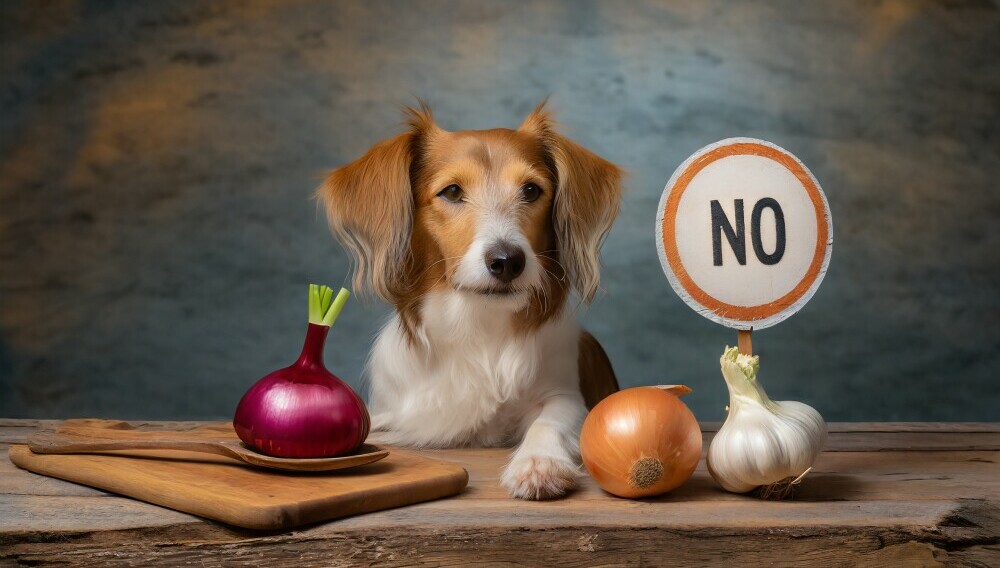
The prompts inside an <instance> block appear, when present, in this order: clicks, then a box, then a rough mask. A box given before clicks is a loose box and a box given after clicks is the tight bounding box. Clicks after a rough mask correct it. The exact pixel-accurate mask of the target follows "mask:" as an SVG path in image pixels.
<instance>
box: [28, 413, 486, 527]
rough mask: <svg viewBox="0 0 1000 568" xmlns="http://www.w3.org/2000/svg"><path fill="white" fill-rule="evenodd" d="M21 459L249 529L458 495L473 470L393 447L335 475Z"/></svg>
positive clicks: (153, 436)
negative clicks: (380, 456)
mask: <svg viewBox="0 0 1000 568" xmlns="http://www.w3.org/2000/svg"><path fill="white" fill-rule="evenodd" d="M58 432H59V434H60V437H61V438H73V437H74V436H81V435H82V436H87V437H88V439H97V438H107V439H117V440H122V439H131V440H133V441H155V440H158V439H161V438H163V437H164V436H167V437H169V438H170V439H174V440H176V439H186V440H189V441H191V442H196V441H203V442H204V441H230V440H233V439H236V433H235V432H234V431H233V429H232V426H231V425H230V424H228V423H225V424H212V425H205V426H203V427H198V428H192V429H186V430H184V431H182V432H171V431H166V432H165V431H159V432H157V431H151V432H143V431H141V430H139V429H133V427H131V426H130V425H128V424H127V423H124V422H118V421H97V420H93V421H85V420H78V421H71V422H67V423H66V424H64V425H63V426H62V427H60V428H59V430H58ZM9 456H10V461H11V462H13V463H14V464H15V465H17V466H19V467H21V468H24V469H27V470H30V471H33V472H35V473H40V474H43V475H47V476H50V477H57V478H59V479H65V480H68V481H74V482H77V483H82V484H84V485H89V486H92V487H96V488H99V489H104V490H107V491H110V492H112V493H118V494H121V495H127V496H129V497H134V498H136V499H140V500H142V501H147V502H150V503H155V504H157V505H163V506H165V507H170V508H171V509H176V510H179V511H184V512H187V513H193V514H195V515H198V516H201V517H206V518H209V519H214V520H217V521H222V522H224V523H228V524H231V525H236V526H240V527H244V528H250V529H260V530H277V529H287V528H290V527H295V526H299V525H303V524H307V523H314V522H317V521H325V520H329V519H334V518H339V517H345V516H350V515H357V514H360V513H368V512H371V511H378V510H382V509H387V508H391V507H399V506H402V505H410V504H413V503H419V502H422V501H429V500H432V499H439V498H441V497H446V496H450V495H454V494H456V493H458V492H460V491H461V490H462V489H463V488H464V487H465V485H466V482H467V481H468V474H467V473H466V472H465V470H464V469H462V468H461V467H460V466H457V465H455V464H453V463H448V462H441V461H436V460H430V459H427V458H424V457H420V456H416V455H413V454H411V453H408V452H400V451H392V452H391V453H390V455H389V456H388V457H386V458H385V459H383V460H381V461H380V462H377V463H373V464H369V465H364V466H361V467H356V468H351V469H346V470H343V471H338V472H325V473H321V474H319V473H310V472H302V473H292V472H282V471H275V470H266V469H262V468H255V467H248V466H247V465H245V464H242V463H239V462H236V461H235V460H233V459H231V458H227V457H224V456H219V455H211V454H205V453H194V452H188V451H176V450H162V449H154V450H134V449H132V450H121V451H113V452H111V451H109V452H102V453H101V454H100V455H94V454H65V455H62V454H37V453H34V452H32V451H31V450H30V449H28V446H26V445H21V444H16V445H13V446H11V448H10V452H9Z"/></svg>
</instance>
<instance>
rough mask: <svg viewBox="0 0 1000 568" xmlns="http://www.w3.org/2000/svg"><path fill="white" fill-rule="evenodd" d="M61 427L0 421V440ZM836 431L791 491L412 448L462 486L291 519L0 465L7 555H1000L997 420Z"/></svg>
mask: <svg viewBox="0 0 1000 568" xmlns="http://www.w3.org/2000/svg"><path fill="white" fill-rule="evenodd" d="M58 424H59V423H58V422H56V421H15V420H8V421H0V450H3V449H4V448H5V447H6V446H4V445H3V444H10V443H18V442H23V441H24V439H25V438H26V437H27V436H28V435H30V434H32V433H35V432H39V431H45V430H52V429H54V428H56V427H57V426H58ZM133 424H135V425H136V426H139V427H141V428H143V429H148V430H157V429H178V428H194V427H196V426H199V425H201V424H199V423H183V422H171V423H139V422H137V423H133ZM715 429H717V425H712V424H707V425H705V428H704V430H706V433H705V436H706V442H707V440H708V439H709V438H710V437H711V435H712V432H713V431H714V430H715ZM830 431H831V434H830V437H829V442H828V448H827V451H824V452H823V453H822V454H821V455H820V457H819V460H818V461H817V463H816V468H815V470H814V472H813V473H811V474H810V475H809V476H808V477H807V478H806V479H805V481H804V483H803V487H802V490H801V492H800V493H799V496H798V498H797V499H796V500H795V501H791V502H764V501H758V500H756V499H753V498H750V497H746V496H741V495H733V494H729V493H726V492H723V491H721V490H720V489H719V488H718V487H717V486H716V485H715V483H714V482H713V481H712V479H711V478H710V477H709V476H708V473H707V472H706V471H705V469H704V463H702V464H701V465H699V468H698V470H697V471H696V472H695V474H694V476H693V478H692V479H691V480H690V481H689V482H688V483H687V484H685V485H684V486H683V487H681V488H680V489H678V490H677V491H674V492H672V493H670V494H668V495H666V496H663V497H660V498H656V499H646V500H642V501H629V500H623V499H617V498H614V497H611V496H609V495H607V494H605V493H604V492H602V491H601V490H600V489H599V488H598V487H596V486H595V485H594V484H593V482H592V481H590V480H589V479H588V478H584V479H582V480H581V487H580V489H579V490H578V491H576V492H575V493H573V494H572V495H570V496H569V497H568V498H566V499H561V500H556V501H549V502H541V503H538V502H525V501H516V500H513V499H510V498H508V497H507V496H506V494H505V493H504V491H503V489H502V488H501V487H500V486H499V484H498V477H499V472H500V470H501V467H502V466H503V464H504V462H505V460H506V459H507V455H508V451H507V450H498V449H456V450H435V451H423V452H416V453H417V454H419V455H422V456H426V457H431V458H434V459H439V460H445V461H450V462H453V463H455V464H459V465H461V466H462V467H464V468H465V469H466V470H467V471H468V473H469V486H468V487H467V489H466V490H465V491H464V492H463V493H462V494H461V495H460V496H457V497H454V498H450V499H443V500H437V501H432V502H427V503H422V504H418V505H413V506H407V507H400V508H395V509H390V510H385V511H380V512H376V513H370V514H366V515H358V516H353V517H349V518H343V519H340V520H336V521H332V522H326V523H321V524H314V525H311V526H308V527H305V528H302V529H298V530H292V531H263V532H262V531H250V530H245V529H235V528H233V527H230V526H227V525H223V524H219V523H215V522H211V521H205V520H202V519H200V518H198V517H194V516H191V515H188V514H184V513H179V512H176V511H172V510H170V509H164V508H161V507H157V506H154V505H150V504H147V503H143V502H140V501H135V500H132V499H127V498H123V497H118V496H115V495H110V494H108V493H105V492H102V491H99V490H96V489H92V488H90V487H86V486H83V485H76V484H72V483H67V482H63V481H60V480H56V479H51V478H48V477H43V476H38V475H35V474H32V473H29V472H26V471H23V470H20V469H18V468H16V467H15V466H14V465H13V464H11V463H9V462H8V461H7V460H0V518H2V522H0V565H3V564H4V563H8V564H13V565H18V564H21V565H53V564H63V565H95V564H100V565H108V566H131V565H154V564H155V565H164V564H166V565H169V564H196V565H205V566H223V565H226V566H228V565H250V566H256V565H260V566H263V565H266V566H331V565H359V564H360V565H365V564H379V565H437V566H440V565H455V566H466V565H473V564H484V565H505V564H506V565H515V564H521V565H541V564H550V565H555V564H558V565H568V566H592V565H668V564H669V565H676V564H681V563H691V564H709V563H713V562H727V563H734V562H743V563H749V564H748V565H764V564H767V565H777V566H784V565H803V564H809V565H817V566H856V565H866V566H870V565H892V566H903V565H905V566H940V565H958V566H995V565H1000V513H998V509H997V502H998V500H1000V481H998V480H1000V466H998V465H997V464H998V460H1000V425H998V424H983V423H969V424H928V423H894V424H893V423H887V424H879V423H858V424H831V425H830ZM706 447H707V444H706Z"/></svg>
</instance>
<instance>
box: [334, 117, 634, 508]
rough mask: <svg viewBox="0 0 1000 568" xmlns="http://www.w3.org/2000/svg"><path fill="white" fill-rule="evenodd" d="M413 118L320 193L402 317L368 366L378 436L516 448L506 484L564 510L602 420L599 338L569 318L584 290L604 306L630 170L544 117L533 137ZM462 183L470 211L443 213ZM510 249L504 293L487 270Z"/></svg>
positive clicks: (528, 130) (360, 280) (526, 130)
mask: <svg viewBox="0 0 1000 568" xmlns="http://www.w3.org/2000/svg"><path fill="white" fill-rule="evenodd" d="M409 117H410V119H409V130H408V131H407V132H406V133H404V134H401V135H399V136H397V137H395V138H392V139H390V140H387V141H384V142H381V143H379V144H377V145H375V146H374V147H373V148H372V149H371V150H369V151H368V153H366V154H365V155H364V156H363V157H361V158H360V159H358V160H357V161H355V162H352V163H351V164H347V165H345V166H343V167H341V168H339V169H337V170H335V171H334V172H332V173H331V174H330V175H329V177H328V178H327V180H326V183H324V185H323V186H322V187H321V188H320V189H319V190H318V196H319V197H320V199H321V200H322V201H323V202H324V203H325V204H326V206H327V211H328V216H329V219H330V224H331V227H332V229H333V231H334V233H335V234H336V235H337V236H338V238H339V239H340V240H341V242H343V243H344V245H345V248H346V249H347V250H348V251H349V252H351V254H352V255H353V256H354V259H355V264H356V272H355V278H356V280H355V285H356V286H364V287H367V288H369V289H371V290H374V291H375V292H376V293H377V294H378V295H379V296H381V297H382V298H383V299H385V300H386V301H388V302H390V303H392V304H393V305H394V306H395V307H396V314H395V315H394V316H393V318H392V319H391V320H390V321H389V322H388V323H387V324H386V325H385V326H384V327H383V329H382V330H381V332H380V333H379V336H378V339H377V340H376V342H375V345H374V347H373V349H372V352H371V357H370V360H369V365H368V376H369V380H370V388H371V391H370V397H369V402H370V408H371V411H372V422H373V424H374V426H375V429H376V430H377V431H378V432H377V434H376V436H377V437H378V439H380V440H381V441H383V442H386V443H390V444H396V445H405V446H415V447H454V446H510V445H515V444H516V445H518V448H517V450H516V451H515V452H514V453H513V455H512V457H511V460H510V462H509V463H508V464H507V466H506V467H505V469H504V472H503V474H502V476H501V483H502V484H503V485H504V487H506V488H507V489H508V491H509V492H510V493H511V495H513V496H515V497H521V498H526V499H545V498H550V497H555V496H558V495H562V494H563V493H565V492H566V491H567V490H569V489H570V488H571V487H572V486H573V484H574V482H575V479H576V476H577V474H578V472H579V465H578V464H579V440H578V435H579V429H580V426H581V423H582V421H583V418H584V416H585V415H586V407H585V405H584V399H583V396H582V395H581V390H580V370H579V368H578V360H579V355H580V349H581V333H583V332H582V330H581V328H580V327H579V325H578V324H577V323H576V321H575V318H574V316H573V311H572V310H569V309H567V308H566V306H567V302H568V298H569V297H570V296H569V295H570V292H571V291H573V290H575V292H576V293H577V294H578V295H579V297H580V298H581V300H583V301H584V302H589V301H590V300H591V299H592V298H593V297H594V295H595V293H596V292H597V290H598V289H599V285H600V276H599V266H600V259H599V253H600V245H601V241H602V239H603V238H604V236H605V234H606V233H607V231H608V230H609V228H610V226H611V223H612V222H613V220H614V218H615V216H616V215H617V213H618V208H619V203H620V199H621V188H620V183H621V171H620V170H619V169H618V168H617V167H616V166H614V165H613V164H611V163H610V162H607V161H606V160H603V159H602V158H600V157H598V156H597V155H595V154H593V153H592V152H590V151H588V150H586V149H584V148H583V147H581V146H579V145H578V144H575V143H573V142H571V141H570V140H568V139H566V138H565V137H564V136H562V135H560V134H559V133H557V132H556V130H555V125H554V122H553V121H552V119H551V117H550V116H549V115H548V113H547V112H546V111H545V109H544V108H543V106H542V105H539V107H538V108H536V109H535V111H534V112H532V113H531V115H530V116H528V118H526V119H525V121H524V122H523V123H522V125H521V127H520V128H518V129H517V130H505V129H494V130H487V131H461V132H454V133H452V132H446V131H444V130H442V129H441V128H440V127H438V126H437V125H436V123H435V122H434V119H433V116H432V115H431V113H430V111H429V110H427V109H426V107H424V108H421V109H419V110H412V109H411V110H410V111H409ZM529 182H531V183H535V184H536V185H537V186H539V187H540V188H542V191H541V196H540V197H539V198H538V199H537V200H535V201H530V200H527V199H524V198H523V194H522V193H520V192H521V191H523V188H524V184H526V183H529ZM449 184H460V185H461V186H462V187H463V188H465V189H464V191H465V195H466V197H467V198H466V199H464V200H463V201H462V202H461V203H451V202H446V201H445V200H443V199H442V198H441V197H440V196H439V192H440V190H441V188H443V187H447V186H448V185H449ZM500 241H503V242H507V243H510V244H513V245H515V246H517V247H520V248H522V249H523V250H524V251H525V252H526V265H525V268H524V272H523V273H522V274H521V275H520V276H519V277H518V278H517V279H515V280H514V281H513V282H511V283H510V284H509V286H507V287H506V288H504V291H503V294H500V293H496V290H495V285H496V284H497V282H496V280H495V279H494V278H493V277H492V276H491V275H490V274H489V272H488V270H487V269H486V267H485V265H484V262H483V255H484V253H485V251H486V250H488V248H489V247H490V246H492V245H493V244H494V243H496V242H500ZM591 340H592V338H591ZM594 344H595V345H596V342H594ZM597 348H598V349H599V346H598V347H597ZM612 381H613V378H612Z"/></svg>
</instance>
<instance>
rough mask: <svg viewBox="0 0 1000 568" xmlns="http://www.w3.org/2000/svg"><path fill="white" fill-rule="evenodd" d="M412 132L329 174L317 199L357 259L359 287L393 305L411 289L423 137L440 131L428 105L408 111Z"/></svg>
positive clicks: (356, 286)
mask: <svg viewBox="0 0 1000 568" xmlns="http://www.w3.org/2000/svg"><path fill="white" fill-rule="evenodd" d="M405 112H406V114H407V115H408V120H407V122H408V124H409V126H410V130H409V131H408V132H405V133H403V134H400V135H398V136H395V137H393V138H389V139H388V140H383V141H382V142H379V143H378V144H376V145H375V146H373V147H372V148H371V149H370V150H368V152H367V153H366V154H365V155H364V156H362V157H361V158H359V159H357V160H355V161H353V162H351V163H349V164H347V165H345V166H341V167H340V168H337V169H336V170H333V171H332V172H330V174H329V175H328V176H327V177H326V180H325V181H324V183H323V185H321V186H320V187H319V189H317V190H316V196H317V197H318V198H319V200H320V202H322V203H323V204H324V205H325V207H326V212H327V219H328V220H329V222H330V228H331V229H332V231H333V233H334V234H335V235H336V236H337V238H338V239H339V240H340V242H341V243H342V244H343V245H344V248H345V249H347V251H348V252H349V253H350V254H351V255H352V256H353V257H354V282H353V285H354V288H355V290H358V291H360V292H365V291H369V290H370V291H373V292H375V293H376V294H378V295H379V296H380V297H382V298H383V299H384V300H386V301H387V302H390V303H391V302H392V301H393V299H394V298H396V297H398V295H399V294H400V292H401V291H402V290H403V289H404V288H405V287H406V283H405V282H404V274H405V267H406V266H407V263H408V261H409V254H410V246H409V245H410V235H411V232H412V230H413V189H412V181H411V178H412V174H413V169H414V164H415V163H416V160H417V159H418V153H419V150H420V148H419V146H420V144H421V139H422V137H423V136H425V135H426V134H427V133H428V131H429V130H431V129H433V128H436V127H435V126H434V118H433V116H432V115H431V113H430V110H429V109H427V107H426V106H422V107H421V108H420V109H413V108H409V107H407V108H406V109H405Z"/></svg>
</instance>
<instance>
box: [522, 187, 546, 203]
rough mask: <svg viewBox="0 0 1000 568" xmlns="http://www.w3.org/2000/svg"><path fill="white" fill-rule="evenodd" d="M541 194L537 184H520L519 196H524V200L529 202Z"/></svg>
mask: <svg viewBox="0 0 1000 568" xmlns="http://www.w3.org/2000/svg"><path fill="white" fill-rule="evenodd" d="M541 194H542V188H540V187H538V185H537V184H534V183H526V184H524V185H523V186H521V196H522V197H523V198H524V200H525V201H527V202H529V203H530V202H532V201H534V200H536V199H538V197H539V196H540V195H541Z"/></svg>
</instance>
